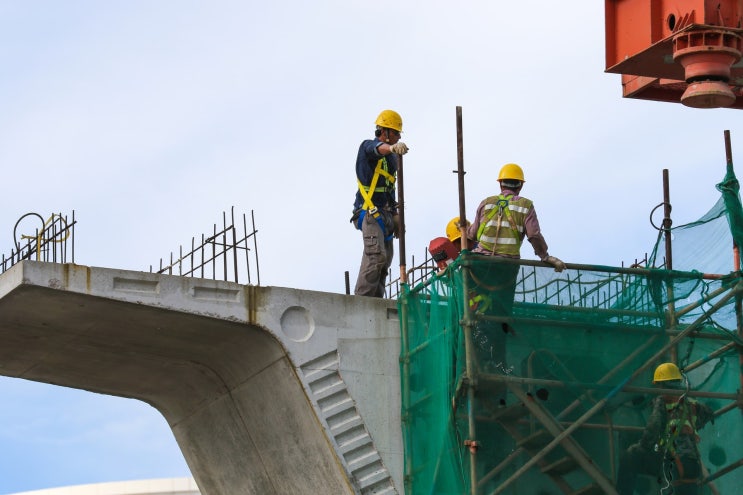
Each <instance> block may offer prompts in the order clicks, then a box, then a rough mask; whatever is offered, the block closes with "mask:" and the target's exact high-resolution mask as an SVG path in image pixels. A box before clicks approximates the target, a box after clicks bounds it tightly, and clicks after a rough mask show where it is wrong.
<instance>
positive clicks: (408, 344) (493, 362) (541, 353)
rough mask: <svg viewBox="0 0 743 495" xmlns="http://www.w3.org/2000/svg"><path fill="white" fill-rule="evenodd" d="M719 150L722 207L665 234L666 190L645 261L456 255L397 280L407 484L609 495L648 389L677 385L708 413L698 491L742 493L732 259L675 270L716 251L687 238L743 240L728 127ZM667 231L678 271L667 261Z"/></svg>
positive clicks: (741, 406) (742, 356)
mask: <svg viewBox="0 0 743 495" xmlns="http://www.w3.org/2000/svg"><path fill="white" fill-rule="evenodd" d="M726 144H727V151H728V170H727V175H726V177H725V180H724V181H723V182H722V183H721V184H718V189H719V190H720V191H721V192H722V197H721V200H720V202H718V204H717V205H715V207H714V208H713V209H712V210H711V211H710V212H709V213H708V214H707V215H705V216H704V217H702V219H700V220H699V221H698V222H694V223H693V224H688V225H682V226H679V227H674V228H671V222H670V218H669V217H668V214H669V213H670V204H669V203H668V201H667V195H666V198H665V200H664V203H662V205H663V206H665V207H666V208H665V210H666V217H665V218H664V222H663V225H662V226H661V227H660V228H659V238H658V242H657V243H656V246H655V248H654V250H653V252H652V255H651V256H650V257H649V259H647V260H646V262H645V263H644V266H633V267H628V268H625V267H608V266H599V265H578V264H568V265H567V269H566V270H565V271H563V272H561V273H556V272H555V271H554V270H553V269H552V267H550V266H549V265H546V264H545V263H542V262H536V261H528V260H513V259H506V258H499V257H492V256H482V255H479V254H476V253H472V252H470V251H468V250H466V249H465V250H463V251H462V253H461V254H460V256H459V257H458V258H457V260H455V262H454V263H453V264H451V265H449V267H448V268H447V269H446V270H445V271H443V272H439V273H436V272H434V271H431V272H430V277H429V278H427V279H425V280H422V281H419V282H418V283H417V284H416V285H414V286H410V285H408V284H405V283H403V284H402V293H401V295H400V297H399V299H398V307H399V312H400V315H401V334H402V342H401V356H400V363H401V382H402V383H401V390H402V423H403V425H402V426H403V441H404V445H405V466H404V471H405V493H406V494H408V495H415V494H471V495H480V494H487V495H491V494H492V495H496V494H508V495H520V494H524V495H535V494H536V495H547V494H594V493H595V494H609V495H612V494H616V493H617V491H616V489H615V484H616V477H617V471H618V464H619V460H620V457H621V455H622V453H623V452H625V451H626V450H627V448H628V447H629V446H630V445H632V444H633V443H635V442H636V441H637V440H638V438H639V437H640V435H641V433H642V431H643V429H644V427H645V425H646V423H647V419H648V415H649V413H650V406H651V403H652V400H653V398H654V397H656V396H658V395H662V394H663V395H676V396H679V395H681V394H684V393H685V394H686V395H687V396H689V397H692V398H695V399H697V400H699V401H700V402H703V403H705V404H707V405H708V406H710V407H711V408H712V409H713V410H714V416H715V417H714V422H713V423H710V424H707V425H706V426H705V427H704V428H703V429H702V430H701V431H700V436H701V442H700V444H699V450H700V454H701V460H702V465H703V476H702V477H701V478H700V479H699V480H698V484H699V485H701V488H700V493H711V494H719V493H722V494H731V493H737V492H738V491H739V489H740V486H743V469H739V468H740V467H741V466H743V442H741V438H742V436H741V431H743V428H742V421H741V413H742V412H743V396H742V395H741V385H742V384H743V374H742V372H741V370H742V365H743V323H742V322H743V310H742V309H741V308H742V306H743V305H742V304H741V301H742V300H743V280H742V275H741V271H740V264H739V259H740V257H739V253H738V251H737V249H736V250H735V251H734V254H733V256H729V255H728V256H727V257H726V259H727V260H731V259H732V260H734V261H733V263H731V264H732V265H733V266H731V268H732V269H731V270H729V271H728V272H722V271H721V272H712V271H706V270H704V269H703V268H702V270H701V271H699V270H696V269H694V268H692V267H687V266H686V265H687V264H689V263H692V262H696V263H699V266H702V265H704V263H705V260H704V259H703V258H704V257H706V258H707V261H709V262H710V263H715V262H717V261H719V259H720V258H721V256H720V254H719V252H717V251H712V252H710V251H709V250H708V249H709V248H708V246H706V245H705V246H704V249H707V250H708V251H707V252H706V253H704V255H703V256H702V255H700V253H699V252H695V251H694V248H693V247H690V246H693V244H694V243H695V242H696V243H697V244H699V239H707V238H709V237H710V236H713V235H714V236H717V238H716V239H714V241H715V242H716V244H715V245H716V246H718V247H721V248H722V249H725V250H727V251H730V246H732V245H735V246H737V245H740V244H739V243H740V242H741V241H743V236H742V235H741V233H742V232H743V208H741V204H740V198H739V195H738V185H737V180H736V179H735V175H734V173H733V170H732V159H731V158H730V150H729V135H728V134H727V132H726ZM665 179H667V177H666V176H664V180H665ZM460 216H461V218H464V215H460ZM726 222H727V224H728V225H727V227H728V228H727V229H723V230H721V227H720V225H721V224H722V225H724V224H725V223H726ZM672 232H673V233H674V237H675V239H674V252H676V251H677V252H678V253H679V256H678V257H677V260H678V263H677V264H678V267H679V268H682V269H672V267H673V265H672V257H671V249H670V239H671V233H672ZM720 232H725V236H723V237H720V235H721V234H720ZM684 239H688V240H689V241H688V242H687V244H686V245H683V243H684ZM677 247H678V250H676V248H677ZM667 361H673V362H676V363H677V364H678V365H679V367H680V368H682V370H683V372H684V374H685V376H686V378H687V381H688V384H689V385H690V387H689V388H688V389H687V390H677V389H670V388H669V389H664V388H658V387H654V386H652V385H651V383H652V373H653V370H654V368H655V367H656V366H657V365H658V364H660V363H662V362H667ZM671 484H672V480H668V479H660V478H652V477H644V476H641V477H639V480H638V486H637V488H636V492H635V493H641V494H651V493H670V492H669V491H668V488H669V487H670V486H671ZM663 490H666V491H663Z"/></svg>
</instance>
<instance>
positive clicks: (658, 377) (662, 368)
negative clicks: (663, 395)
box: [653, 363, 681, 383]
mask: <svg viewBox="0 0 743 495" xmlns="http://www.w3.org/2000/svg"><path fill="white" fill-rule="evenodd" d="M670 380H681V371H680V370H679V367H678V366H676V365H675V364H673V363H663V364H661V365H659V366H658V367H657V368H655V373H653V383H658V382H667V381H670Z"/></svg>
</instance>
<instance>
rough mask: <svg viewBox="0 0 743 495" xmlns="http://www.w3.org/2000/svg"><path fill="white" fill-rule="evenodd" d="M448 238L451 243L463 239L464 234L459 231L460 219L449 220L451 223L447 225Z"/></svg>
mask: <svg viewBox="0 0 743 495" xmlns="http://www.w3.org/2000/svg"><path fill="white" fill-rule="evenodd" d="M446 237H448V238H449V240H450V241H451V242H454V241H456V240H457V239H459V238H460V237H462V232H460V230H459V217H454V218H452V219H451V220H449V223H447V224H446Z"/></svg>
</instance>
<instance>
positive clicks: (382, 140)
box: [351, 110, 408, 297]
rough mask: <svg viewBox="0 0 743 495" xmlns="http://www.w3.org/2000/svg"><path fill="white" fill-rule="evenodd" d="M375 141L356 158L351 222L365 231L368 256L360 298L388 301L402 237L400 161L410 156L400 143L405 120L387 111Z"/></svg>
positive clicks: (361, 273)
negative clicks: (397, 193)
mask: <svg viewBox="0 0 743 495" xmlns="http://www.w3.org/2000/svg"><path fill="white" fill-rule="evenodd" d="M375 124H376V129H375V131H374V139H367V140H364V141H363V142H362V143H361V145H360V146H359V152H358V155H357V157H356V179H357V186H358V188H357V191H356V199H355V201H354V204H353V216H352V217H351V222H352V223H353V224H354V226H355V227H356V228H357V229H358V230H360V231H361V234H362V237H363V240H364V253H363V256H362V258H361V267H360V268H359V275H358V278H357V279H356V288H355V289H354V294H356V295H357V296H372V297H384V287H385V278H386V276H387V271H388V270H389V268H390V265H391V264H392V257H393V256H394V247H393V244H392V239H393V237H394V236H397V235H398V229H399V226H398V216H397V200H396V196H395V179H396V176H397V168H398V157H397V155H404V154H405V153H407V152H408V147H407V146H406V145H405V143H403V142H402V141H400V134H401V133H402V118H401V117H400V114H399V113H397V112H395V111H394V110H383V111H382V112H381V113H380V114H379V116H378V117H377V120H376V122H375Z"/></svg>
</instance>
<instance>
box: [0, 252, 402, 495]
mask: <svg viewBox="0 0 743 495" xmlns="http://www.w3.org/2000/svg"><path fill="white" fill-rule="evenodd" d="M398 356H399V322H398V319H397V311H396V303H395V301H390V300H382V299H372V298H365V297H355V296H345V295H339V294H328V293H320V292H312V291H303V290H298V289H286V288H277V287H255V286H244V285H239V284H234V283H230V282H220V281H213V280H204V279H195V278H185V277H178V276H171V275H157V274H152V273H146V272H133V271H123V270H113V269H106V268H95V267H86V266H80V265H72V264H54V263H43V262H33V261H24V262H21V263H19V264H17V265H15V266H14V267H12V268H11V269H9V270H8V271H6V272H5V273H4V274H2V275H0V374H2V375H5V376H9V377H18V378H24V379H27V380H34V381H38V382H44V383H51V384H55V385H61V386H65V387H72V388H78V389H84V390H90V391H93V392H97V393H104V394H110V395H116V396H121V397H129V398H134V399H139V400H143V401H145V402H147V403H149V404H151V405H152V406H153V407H155V408H156V409H157V410H158V411H160V412H161V413H162V414H163V416H164V417H165V418H166V420H167V422H168V424H169V425H170V427H171V428H172V430H173V433H174V435H175V437H176V440H177V442H178V444H179V446H180V448H181V450H182V451H183V454H184V457H185V459H186V462H187V463H188V465H189V467H190V469H191V472H192V474H193V476H194V478H195V479H196V481H197V483H198V486H199V489H200V490H201V493H202V494H204V495H233V494H237V493H240V494H261V495H264V494H282V495H284V494H293V493H296V494H307V493H324V494H325V493H327V494H331V493H332V494H342V493H359V494H391V493H397V491H396V490H395V487H402V464H403V454H402V452H403V449H402V441H401V434H400V401H399V396H400V394H399V365H398Z"/></svg>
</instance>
